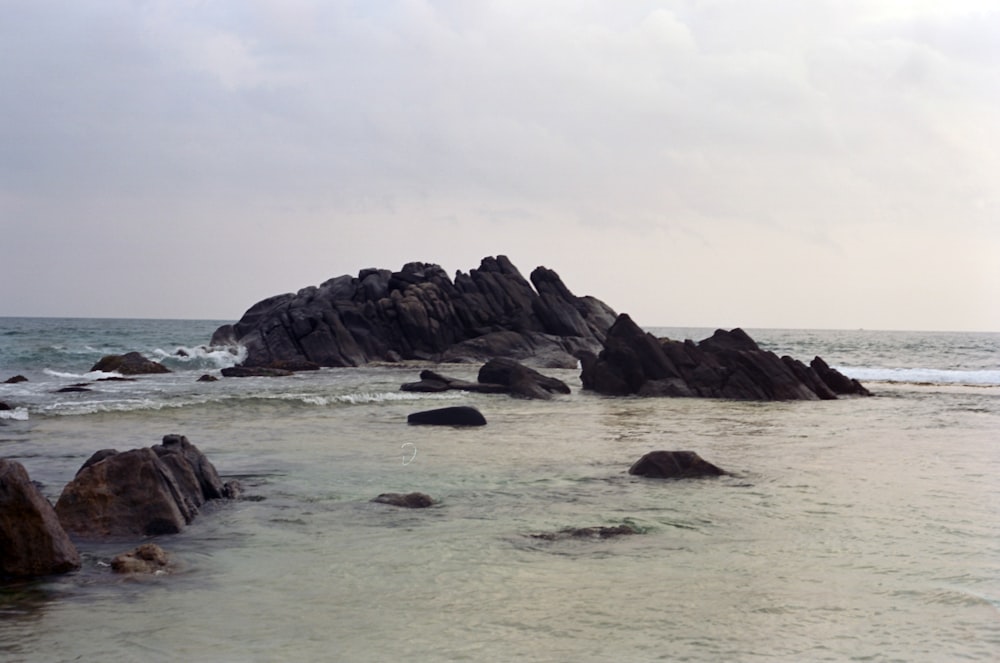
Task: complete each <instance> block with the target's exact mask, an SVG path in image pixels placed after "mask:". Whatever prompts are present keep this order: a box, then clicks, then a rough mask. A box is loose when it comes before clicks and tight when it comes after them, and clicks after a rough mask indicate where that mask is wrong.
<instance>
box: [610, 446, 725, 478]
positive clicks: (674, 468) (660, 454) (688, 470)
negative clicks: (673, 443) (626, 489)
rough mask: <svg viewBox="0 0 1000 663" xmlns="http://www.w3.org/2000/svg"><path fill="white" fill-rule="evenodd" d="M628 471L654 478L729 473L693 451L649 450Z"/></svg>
mask: <svg viewBox="0 0 1000 663" xmlns="http://www.w3.org/2000/svg"><path fill="white" fill-rule="evenodd" d="M628 473H629V474H634V475H637V476H643V477H651V478H655V479H689V478H695V477H716V476H721V475H723V474H729V473H728V472H726V471H725V470H723V469H722V468H720V467H717V466H715V465H713V464H712V463H710V462H708V461H707V460H705V459H703V458H702V457H701V456H699V455H698V454H696V453H695V452H693V451H650V452H649V453H647V454H646V455H644V456H643V457H642V458H640V459H639V460H637V461H636V462H635V463H633V464H632V467H630V468H629V470H628Z"/></svg>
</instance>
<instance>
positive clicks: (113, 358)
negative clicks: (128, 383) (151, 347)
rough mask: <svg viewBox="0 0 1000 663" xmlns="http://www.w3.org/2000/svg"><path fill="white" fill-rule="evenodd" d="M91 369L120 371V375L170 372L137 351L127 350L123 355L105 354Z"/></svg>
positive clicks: (110, 371)
mask: <svg viewBox="0 0 1000 663" xmlns="http://www.w3.org/2000/svg"><path fill="white" fill-rule="evenodd" d="M90 370H91V371H103V372H105V373H121V374H122V375H144V374H150V373H170V369H169V368H167V367H166V366H164V365H163V364H160V363H159V362H155V361H153V360H152V359H146V358H145V357H143V356H142V355H141V354H139V353H138V352H127V353H125V354H123V355H105V356H103V357H101V359H100V360H99V361H98V362H97V363H96V364H94V365H93V366H92V367H91V368H90Z"/></svg>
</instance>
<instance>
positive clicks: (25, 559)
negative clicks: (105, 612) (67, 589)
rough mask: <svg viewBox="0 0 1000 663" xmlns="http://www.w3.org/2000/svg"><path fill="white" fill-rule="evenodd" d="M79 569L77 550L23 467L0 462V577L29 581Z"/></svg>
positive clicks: (9, 462)
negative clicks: (33, 578)
mask: <svg viewBox="0 0 1000 663" xmlns="http://www.w3.org/2000/svg"><path fill="white" fill-rule="evenodd" d="M79 568H80V554H79V553H78V552H77V550H76V546H74V545H73V542H72V541H70V539H69V536H68V535H67V534H66V531H65V530H64V529H63V528H62V525H60V524H59V519H58V518H57V517H56V512H55V510H54V509H53V508H52V505H51V504H50V503H49V501H48V500H47V499H45V496H44V495H42V494H41V492H39V490H38V487H37V486H35V484H33V483H32V482H31V480H30V479H29V478H28V473H27V471H26V470H25V469H24V466H22V465H21V464H20V463H18V462H16V461H12V460H8V459H6V458H0V576H4V577H17V578H28V577H33V576H43V575H50V574H53V573H66V572H68V571H75V570H77V569H79Z"/></svg>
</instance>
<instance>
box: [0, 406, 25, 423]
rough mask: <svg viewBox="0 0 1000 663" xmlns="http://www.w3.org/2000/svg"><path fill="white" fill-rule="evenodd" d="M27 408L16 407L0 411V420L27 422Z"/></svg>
mask: <svg viewBox="0 0 1000 663" xmlns="http://www.w3.org/2000/svg"><path fill="white" fill-rule="evenodd" d="M28 418H29V417H28V408H24V407H16V408H14V409H13V410H0V419H12V420H14V421H27V420H28Z"/></svg>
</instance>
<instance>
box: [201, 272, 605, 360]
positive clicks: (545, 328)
mask: <svg viewBox="0 0 1000 663" xmlns="http://www.w3.org/2000/svg"><path fill="white" fill-rule="evenodd" d="M532 285H533V286H534V287H532ZM614 315H615V314H614V311H612V310H611V309H610V308H609V307H608V306H607V305H605V304H604V303H603V302H601V301H599V300H597V299H594V298H592V297H577V296H575V295H573V294H572V293H571V292H570V291H569V289H568V288H567V287H566V286H565V285H564V284H563V282H562V280H561V279H560V278H559V276H558V275H557V274H556V273H555V272H554V271H552V270H550V269H547V268H545V267H538V268H536V269H535V270H534V271H533V272H532V273H531V283H529V282H528V281H527V280H525V279H524V277H522V276H521V273H520V272H519V271H518V270H517V268H516V267H515V266H514V265H513V264H512V263H511V262H510V260H508V259H507V257H506V256H498V257H496V258H492V257H489V258H484V259H483V260H482V262H481V263H480V266H479V268H478V269H473V270H470V272H469V273H468V274H465V273H463V272H458V273H457V274H456V275H455V280H454V281H452V280H451V279H450V278H449V277H448V275H447V274H446V273H445V271H444V270H443V269H442V268H441V267H439V266H438V265H435V264H427V263H422V262H412V263H409V264H407V265H405V266H404V267H403V268H402V269H401V270H400V271H398V272H391V271H389V270H386V269H366V270H362V271H361V272H360V273H359V274H358V275H357V276H356V277H352V276H348V275H345V276H340V277H337V278H333V279H330V280H328V281H326V282H325V283H323V284H322V285H320V286H318V287H317V286H312V287H308V288H304V289H303V290H300V291H299V292H298V293H295V294H291V293H289V294H284V295H277V296H275V297H271V298H269V299H265V300H263V301H261V302H258V303H257V304H255V305H254V306H252V307H251V308H250V309H249V310H247V312H246V313H245V314H244V315H243V317H242V318H241V319H240V321H239V322H237V323H235V324H232V325H224V326H222V327H220V328H219V329H218V330H216V332H215V334H214V335H213V337H212V345H215V346H219V345H236V344H239V345H242V346H244V347H245V348H246V350H247V358H246V360H245V361H244V365H245V366H267V367H269V366H274V365H280V364H281V363H283V362H288V361H291V362H312V363H315V364H318V365H320V366H360V365H364V364H367V363H369V362H375V361H399V360H403V359H413V360H430V361H484V360H487V359H490V358H492V357H495V356H504V357H509V358H512V359H527V358H531V359H532V360H533V361H536V362H539V363H541V364H545V365H551V366H563V367H573V366H575V365H576V361H577V360H576V355H577V354H578V353H580V352H581V351H584V350H590V351H597V350H599V349H600V347H601V342H602V341H603V340H604V334H605V332H606V331H607V329H608V327H610V326H611V323H612V322H613V321H614Z"/></svg>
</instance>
